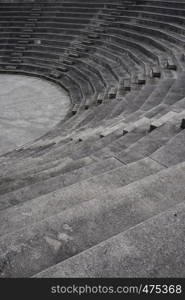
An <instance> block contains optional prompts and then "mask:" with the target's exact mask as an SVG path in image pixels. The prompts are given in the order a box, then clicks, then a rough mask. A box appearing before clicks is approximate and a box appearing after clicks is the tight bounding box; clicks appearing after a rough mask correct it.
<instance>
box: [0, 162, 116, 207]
mask: <svg viewBox="0 0 185 300" xmlns="http://www.w3.org/2000/svg"><path fill="white" fill-rule="evenodd" d="M120 165H121V162H119V161H118V160H116V159H114V158H110V159H108V160H105V161H101V162H97V163H94V164H90V165H89V166H86V167H84V168H83V167H82V168H80V169H77V170H72V171H71V172H69V173H67V174H60V175H57V176H54V177H51V178H49V179H46V180H45V181H43V182H38V183H33V184H28V185H26V186H25V187H22V188H19V189H18V190H15V191H13V192H9V193H6V194H1V195H0V210H2V209H5V208H7V207H10V206H12V205H17V204H19V203H21V202H24V201H28V200H30V199H33V198H35V197H38V196H41V195H44V194H47V193H50V192H52V191H55V190H56V189H59V188H62V187H66V186H69V185H72V184H74V183H76V182H78V181H80V180H84V179H86V178H90V177H93V176H96V175H98V174H101V173H104V172H107V171H109V170H111V169H114V168H115V167H117V166H120Z"/></svg>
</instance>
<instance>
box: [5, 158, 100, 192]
mask: <svg viewBox="0 0 185 300" xmlns="http://www.w3.org/2000/svg"><path fill="white" fill-rule="evenodd" d="M95 162H96V160H95V159H93V158H91V157H85V158H83V159H80V160H77V161H73V160H63V161H58V160H57V161H54V162H53V163H50V164H44V165H43V166H42V167H40V168H39V167H38V168H36V169H31V170H29V172H28V171H24V169H23V170H21V171H19V172H18V170H15V172H14V173H12V174H10V175H9V176H5V175H4V176H2V177H1V178H0V193H5V192H10V191H13V190H16V189H18V188H20V187H24V186H26V185H29V184H34V183H38V182H41V181H44V180H46V179H49V178H52V177H55V176H57V175H60V174H63V175H64V174H66V173H70V172H71V171H74V170H78V169H80V168H84V167H86V166H89V165H90V164H93V163H95Z"/></svg>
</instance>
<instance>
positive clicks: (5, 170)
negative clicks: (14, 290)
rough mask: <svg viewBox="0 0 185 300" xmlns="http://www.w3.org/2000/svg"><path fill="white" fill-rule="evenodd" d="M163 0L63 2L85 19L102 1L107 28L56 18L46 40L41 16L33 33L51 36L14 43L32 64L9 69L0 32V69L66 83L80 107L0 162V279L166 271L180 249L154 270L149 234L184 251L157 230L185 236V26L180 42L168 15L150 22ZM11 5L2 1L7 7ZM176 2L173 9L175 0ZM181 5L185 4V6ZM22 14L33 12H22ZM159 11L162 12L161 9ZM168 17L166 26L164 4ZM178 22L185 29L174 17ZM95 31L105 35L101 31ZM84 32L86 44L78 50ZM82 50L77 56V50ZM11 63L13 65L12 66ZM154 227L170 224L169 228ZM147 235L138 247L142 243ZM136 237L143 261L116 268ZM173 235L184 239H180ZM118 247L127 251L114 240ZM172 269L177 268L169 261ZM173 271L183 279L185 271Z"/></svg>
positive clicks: (102, 24)
mask: <svg viewBox="0 0 185 300" xmlns="http://www.w3.org/2000/svg"><path fill="white" fill-rule="evenodd" d="M150 2H151V3H153V4H151V5H150ZM154 2H156V3H159V6H161V7H163V6H164V7H165V5H168V3H169V2H170V1H154V0H153V1H152V0H151V1H150V0H148V1H138V2H137V3H136V4H135V3H134V1H133V2H129V3H125V2H123V3H122V4H120V3H115V4H114V5H112V4H111V3H110V2H109V1H103V0H102V1H100V2H99V3H98V4H97V5H95V4H94V3H91V2H90V1H88V2H87V1H66V2H60V3H62V4H61V10H62V7H63V8H64V7H65V8H66V12H65V9H64V11H63V16H64V14H65V13H67V12H69V9H70V8H73V10H72V11H74V12H75V9H76V8H77V7H78V9H79V10H77V11H79V12H80V14H81V15H83V14H84V15H86V11H85V8H86V7H87V9H88V12H87V14H90V10H91V9H94V7H96V9H97V8H98V9H99V10H100V12H101V14H100V16H101V17H100V19H102V21H103V22H100V23H99V26H98V27H96V26H94V24H93V23H92V24H91V25H90V26H89V25H88V26H85V27H84V26H83V25H82V27H81V24H80V23H78V24H77V27H76V29H75V30H73V27H72V26H74V25H73V23H71V21H69V23H68V22H67V21H66V22H65V24H64V22H63V23H61V26H60V27H59V26H58V27H56V34H55V27H54V24H53V25H52V22H51V23H48V26H47V27H50V28H51V32H50V34H48V36H47V29H46V28H47V27H44V26H45V25H43V24H42V22H40V21H39V22H37V25H38V26H37V29H36V30H35V33H34V34H33V35H35V37H36V36H37V38H38V39H40V38H41V36H44V40H45V41H46V43H45V44H42V43H41V44H40V45H39V44H38V45H37V44H36V45H35V44H33V43H32V44H31V43H30V44H28V45H29V46H28V45H27V44H26V45H27V46H26V49H25V48H24V49H23V48H22V49H21V48H19V45H18V48H16V47H17V43H14V44H13V43H12V44H11V45H14V47H15V48H14V49H20V50H21V51H20V52H22V53H24V56H23V57H24V60H25V61H19V62H17V63H16V64H13V63H12V62H11V63H9V64H8V56H9V53H10V51H11V47H10V44H9V41H8V40H6V43H4V44H3V43H2V41H3V39H2V38H1V42H0V47H1V48H0V52H1V54H2V56H1V57H2V58H3V62H1V66H3V65H4V66H5V65H6V64H8V66H9V67H10V69H9V70H8V69H7V70H6V69H5V68H4V69H3V68H2V69H1V72H10V73H11V72H14V73H24V74H27V75H29V74H35V75H36V74H37V75H38V76H45V77H47V78H48V80H53V81H54V82H56V83H57V84H61V85H63V86H64V87H65V88H66V89H67V90H69V92H70V93H71V100H72V103H73V104H74V106H73V107H71V112H72V114H73V115H72V116H71V117H70V118H69V117H66V118H65V119H64V120H62V121H61V123H60V124H58V125H57V126H56V127H55V128H53V129H51V131H50V132H48V133H47V134H45V136H43V137H41V138H39V139H37V140H36V141H33V142H30V143H28V144H26V145H23V146H22V147H19V148H18V149H15V150H13V151H11V152H10V153H7V154H5V155H3V156H1V158H0V166H1V168H0V220H1V221H0V225H1V226H0V265H1V266H2V268H1V271H0V276H1V277H27V276H35V274H37V273H39V274H38V275H36V276H38V277H45V276H51V277H54V276H56V277H57V276H64V277H66V276H73V275H74V274H75V275H76V276H81V275H82V274H83V275H84V276H94V275H95V276H98V277H101V276H112V274H113V276H119V275H121V276H126V275H127V276H132V277H133V276H135V274H136V275H137V276H141V274H143V275H146V276H149V277H150V276H158V275H159V276H161V275H164V274H165V268H163V263H164V261H166V257H167V259H168V260H169V261H171V256H170V255H171V254H170V255H168V253H167V254H164V255H166V256H165V258H164V257H163V256H162V255H161V256H160V259H161V260H160V262H161V264H160V266H161V267H160V268H159V271H158V272H156V266H158V264H157V262H156V263H155V260H153V264H152V265H151V267H150V268H148V267H147V268H146V267H145V264H143V262H144V261H143V259H142V257H144V259H145V261H147V259H148V257H150V260H151V257H152V258H154V256H155V254H156V251H157V250H156V247H155V245H153V244H152V241H155V242H156V241H157V242H158V243H159V244H160V245H161V246H163V247H164V246H168V247H169V249H170V253H172V255H175V251H176V250H178V251H179V248H177V247H178V246H177V247H176V246H175V247H176V248H175V247H172V246H171V244H170V245H169V242H168V241H165V239H164V238H163V239H160V237H159V236H158V234H155V230H157V232H160V234H161V236H162V237H164V236H165V235H166V234H167V236H169V232H168V225H169V227H170V226H172V227H173V229H174V230H175V231H176V232H178V233H179V236H181V235H180V234H181V231H180V230H181V227H179V226H178V224H176V223H175V221H174V220H177V219H178V220H180V222H181V220H182V219H183V218H182V217H183V211H184V210H183V203H182V204H181V202H183V201H184V200H185V199H184V157H185V156H184V155H185V152H184V151H185V150H184V138H185V131H184V130H183V129H184V127H185V126H184V125H183V124H184V123H183V120H184V119H185V114H184V110H185V101H184V99H185V88H184V76H185V73H184V72H183V71H182V69H183V67H182V66H181V59H180V57H179V56H178V55H179V53H180V52H183V39H184V38H183V32H180V31H179V32H178V34H177V36H176V38H175V36H174V34H171V31H170V27H168V25H167V26H164V28H163V30H161V29H160V28H159V27H158V25H157V24H158V23H159V21H156V20H155V19H152V17H151V18H150V15H151V12H150V11H149V10H150V9H149V10H147V8H148V7H150V6H154V7H157V4H156V5H155V3H154ZM130 4H132V5H130ZM34 5H35V9H36V11H37V9H40V8H39V6H40V7H42V11H44V10H45V9H46V13H44V14H45V15H48V16H49V14H48V10H49V8H52V10H51V11H52V12H51V14H50V16H51V15H53V13H54V11H55V10H56V8H57V6H58V3H56V2H53V3H49V1H47V2H45V3H42V2H39V1H36V2H35V3H34ZM36 5H37V7H36ZM8 6H9V5H8V4H6V5H4V9H3V12H5V10H7V7H8ZM10 6H11V7H12V9H11V10H10V11H12V12H13V11H14V9H15V12H16V14H17V15H18V14H19V12H20V10H19V9H18V5H16V3H14V4H11V5H10ZM23 6H24V4H23ZM26 6H27V7H30V6H32V4H30V3H29V5H28V4H25V7H26ZM13 7H14V9H13ZM169 7H170V5H169ZM171 7H172V8H173V7H174V8H175V6H174V2H172V1H171ZM178 7H179V10H180V8H183V5H182V6H181V5H180V4H179V6H178ZM107 10H109V13H108V15H107ZM118 10H120V11H121V14H122V16H120V14H118V13H117V11H118ZM140 10H141V11H142V12H141V13H138V12H139V11H140ZM72 11H71V13H72ZM169 11H170V9H168V15H169ZM7 12H8V10H7ZM126 12H128V15H126ZM34 13H36V12H34ZM2 14H3V13H2ZM135 14H137V15H135ZM143 14H146V15H147V14H148V17H147V18H146V22H147V21H148V23H146V24H148V26H147V28H145V26H143V25H142V22H143V20H144V18H143ZM6 15H7V16H8V13H6ZM10 15H11V14H10ZM21 15H24V13H23V12H22V13H20V15H18V17H20V16H21ZM152 15H153V16H154V15H155V16H157V17H158V15H160V14H159V13H158V9H157V8H156V9H155V12H152ZM161 15H164V23H165V22H166V23H165V24H168V21H167V20H168V16H167V19H166V17H165V16H166V14H165V11H164V10H163V11H162V13H161ZM179 17H180V18H181V15H180V16H179ZM134 20H135V21H134ZM172 20H174V19H173V14H172ZM89 21H90V20H89ZM104 21H105V22H104ZM133 21H134V22H135V23H133ZM139 22H141V23H139ZM152 22H153V23H152ZM89 23H91V22H89ZM155 23H156V24H155ZM160 23H163V20H161V21H160ZM1 24H3V23H1ZM20 24H21V23H20ZM20 24H19V26H20ZM143 24H145V23H143ZM68 25H69V26H68ZM169 26H174V27H175V28H176V27H180V26H177V24H175V23H172V24H171V23H170V24H169ZM181 27H182V28H183V23H182V24H181ZM18 28H19V27H17V29H16V30H14V29H13V28H12V27H10V26H8V27H7V30H8V31H6V30H3V31H2V35H4V36H6V34H8V33H9V34H10V35H11V36H14V35H16V34H17V33H18V32H19V30H18ZM44 28H45V29H44ZM94 28H96V30H97V31H96V34H94V33H92V32H93V29H94ZM83 29H84V32H85V48H86V50H87V51H85V50H84V48H81V47H82V45H83V42H84V40H83V39H82V40H81V38H80V36H81V33H80V32H81V30H83ZM159 29H160V30H159ZM60 30H61V34H60V35H61V39H62V37H66V38H67V39H68V38H69V39H72V43H69V45H68V44H67V43H66V44H65V42H64V41H61V42H60V41H58V43H57V40H56V37H57V36H59V34H58V33H59V31H60ZM159 31H160V32H161V33H160V32H159ZM48 32H49V31H48ZM75 32H76V35H77V36H78V39H77V40H75V39H74V37H75ZM158 32H159V35H158ZM52 33H53V37H54V38H53V39H52V40H51V38H50V36H51V34H52ZM39 35H40V36H39ZM27 39H28V40H29V39H30V38H29V37H27V38H25V40H27ZM41 39H42V38H41ZM11 40H12V39H10V42H11ZM42 40H43V39H42ZM47 41H48V43H47ZM7 42H8V43H7ZM53 42H54V44H53ZM8 44H9V45H8ZM57 45H58V46H57ZM62 45H63V46H62ZM21 47H22V46H21ZM60 47H61V50H60ZM68 47H69V48H68ZM65 48H66V49H70V51H69V52H67V55H66V56H65V60H64V62H62V63H61V64H60V66H61V72H60V71H59V68H57V67H58V66H59V63H60V62H59V61H58V56H59V55H60V53H66V52H65ZM77 48H78V49H79V48H80V51H75V50H76V49H77ZM16 51H17V50H16ZM16 51H15V52H16ZM60 51H61V52H60ZM178 51H179V52H178ZM18 52H19V51H18ZM71 54H72V55H71ZM70 62H74V63H73V64H71V63H70ZM13 66H16V68H15V69H14V71H13V69H11V67H13ZM97 102H98V103H97ZM100 103H101V105H97V104H100ZM82 106H83V109H81V107H82ZM84 107H85V108H86V110H84ZM87 108H88V109H87ZM177 164H178V165H177ZM164 195H165V196H164ZM138 199H139V200H138ZM178 204H179V206H177V205H178ZM169 208H172V209H171V211H168V209H169ZM180 211H181V213H182V214H181V215H179V214H180ZM172 214H173V216H172ZM154 216H155V217H154ZM169 216H172V217H169ZM171 218H172V219H171ZM153 220H154V221H153ZM155 220H156V222H155ZM171 220H172V221H171ZM157 222H159V223H160V225H161V224H163V223H165V224H167V225H166V226H162V229H160V230H161V231H160V230H159V228H158V227H157V226H158V225H157ZM140 223H142V224H140ZM171 223H172V224H171ZM177 223H178V222H177ZM181 224H182V225H183V223H182V222H181ZM163 227H164V228H163ZM146 228H147V230H148V231H147V232H148V234H152V239H151V238H150V239H148V240H147V241H146V240H145V238H144V233H146ZM163 229H164V230H163ZM138 233H139V234H140V236H141V242H140V243H139V245H138V244H137V245H136V244H135V241H137V242H138ZM128 235H129V237H130V239H131V238H132V237H133V240H134V245H136V246H137V247H138V248H139V247H141V251H142V253H143V256H142V257H140V255H139V254H138V253H137V252H136V251H134V252H133V251H131V254H130V253H129V255H130V256H131V258H129V261H128V264H127V265H128V269H125V264H124V263H123V264H121V267H120V268H118V264H119V265H120V260H121V261H122V260H123V261H124V262H125V257H126V255H128V253H127V254H126V253H125V252H124V247H123V245H124V243H125V240H127V237H128ZM136 236H137V238H136ZM20 237H21V238H20ZM130 239H129V243H130ZM174 239H176V241H177V244H178V243H179V240H178V234H177V235H176V236H174ZM169 241H170V239H169ZM118 242H119V247H120V249H121V250H120V251H118V250H117V247H116V245H118ZM132 242H133V241H132ZM10 245H11V246H10ZM137 247H136V250H137ZM108 248H109V249H111V253H113V254H111V253H110V252H109V249H108ZM20 249H21V251H20ZM107 249H108V251H107ZM101 251H103V252H101ZM132 253H133V258H134V259H136V258H137V257H139V260H141V262H142V267H141V264H140V263H139V262H138V264H137V266H136V269H135V270H136V272H135V270H134V272H135V273H134V272H133V268H134V265H133V260H132ZM139 253H140V252H139ZM163 253H164V252H163ZM92 255H93V258H92V260H93V261H94V262H96V263H97V264H93V262H92V260H91V259H90V260H89V262H90V264H89V265H90V266H91V269H90V270H89V269H88V264H87V258H86V257H91V256H92ZM98 255H101V257H102V258H103V264H102V263H101V262H99V259H98ZM111 255H113V256H114V259H113V258H112V256H111ZM72 256H73V257H72ZM180 257H181V256H180ZM110 260H111V261H112V263H111V265H110ZM73 262H75V264H76V265H77V266H78V267H77V268H76V269H75V270H74V268H73V271H75V273H74V272H73V271H72V268H71V266H72V264H73ZM104 263H106V265H107V266H108V267H107V268H106V267H105V265H104ZM81 264H82V265H81ZM176 265H177V264H176V263H175V266H176ZM168 266H170V267H169V268H168V270H170V272H171V265H170V263H168ZM48 268H49V269H48ZM45 269H47V270H46V271H44V270H45ZM126 270H128V271H127V272H126ZM40 272H41V273H40ZM175 272H176V274H179V273H178V270H175ZM170 274H171V273H170ZM165 275H166V274H165ZM173 275H174V274H173Z"/></svg>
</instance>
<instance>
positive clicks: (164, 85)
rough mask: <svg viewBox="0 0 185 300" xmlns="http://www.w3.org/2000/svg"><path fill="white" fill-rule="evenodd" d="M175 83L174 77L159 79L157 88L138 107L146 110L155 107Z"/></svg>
mask: <svg viewBox="0 0 185 300" xmlns="http://www.w3.org/2000/svg"><path fill="white" fill-rule="evenodd" d="M174 83H175V80H174V79H165V80H161V82H159V84H158V85H157V89H155V90H154V91H153V92H152V93H151V95H150V96H149V97H148V99H147V100H146V101H145V103H144V104H143V105H142V106H141V107H140V109H141V110H143V111H148V110H150V109H152V108H153V107H155V106H156V105H159V104H160V103H161V102H162V101H163V99H164V97H165V96H166V94H167V93H168V91H169V90H170V88H171V87H172V85H173V84H174Z"/></svg>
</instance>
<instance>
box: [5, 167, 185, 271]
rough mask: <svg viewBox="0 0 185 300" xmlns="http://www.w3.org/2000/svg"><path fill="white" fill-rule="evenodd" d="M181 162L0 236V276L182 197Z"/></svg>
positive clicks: (61, 255)
mask: <svg viewBox="0 0 185 300" xmlns="http://www.w3.org/2000/svg"><path fill="white" fill-rule="evenodd" d="M184 180H185V164H180V165H178V166H175V167H172V168H171V169H167V170H164V171H161V172H159V173H157V174H156V175H151V176H149V177H146V178H144V179H142V180H139V181H138V182H137V183H136V182H134V183H132V184H130V185H128V186H126V187H124V188H122V191H121V193H118V190H115V193H114V196H113V198H112V197H109V196H107V195H105V197H104V199H103V200H102V199H101V201H100V200H99V199H98V198H95V199H93V200H91V201H88V202H84V203H81V204H80V205H78V206H75V207H73V208H71V209H69V210H67V211H63V212H61V213H59V214H58V215H55V216H53V217H51V218H49V219H47V220H45V221H42V222H40V223H37V224H33V225H32V226H29V227H27V228H23V229H22V230H20V231H18V232H14V233H13V234H8V235H5V236H2V237H1V239H0V261H1V265H2V266H3V267H2V268H1V277H28V276H33V275H34V274H36V273H37V272H40V271H42V270H43V269H45V268H48V267H50V266H52V265H55V264H57V263H59V262H61V261H63V260H66V259H67V258H70V257H71V256H74V255H76V254H78V253H80V252H82V251H84V250H86V249H88V248H90V247H92V246H95V245H97V244H99V243H101V242H103V241H104V240H107V239H109V238H111V237H113V236H114V235H116V234H119V233H121V232H123V231H126V230H128V229H129V228H132V227H133V226H136V225H137V224H139V223H141V222H144V221H146V220H147V219H149V218H151V217H153V216H154V215H157V214H159V213H161V212H162V211H165V210H167V209H168V208H170V207H173V206H174V205H176V204H178V203H180V202H182V201H184V200H185V198H184V197H185V193H184V192H185V185H184Z"/></svg>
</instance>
